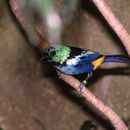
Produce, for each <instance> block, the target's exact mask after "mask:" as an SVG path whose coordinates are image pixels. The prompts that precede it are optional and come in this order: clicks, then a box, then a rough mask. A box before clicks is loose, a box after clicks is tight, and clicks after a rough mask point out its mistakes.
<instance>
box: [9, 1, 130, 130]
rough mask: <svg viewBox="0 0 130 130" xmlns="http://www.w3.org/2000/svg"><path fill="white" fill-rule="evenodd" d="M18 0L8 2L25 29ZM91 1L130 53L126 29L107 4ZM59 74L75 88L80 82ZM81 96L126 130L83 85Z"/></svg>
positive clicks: (119, 128) (24, 20) (115, 126)
mask: <svg viewBox="0 0 130 130" xmlns="http://www.w3.org/2000/svg"><path fill="white" fill-rule="evenodd" d="M18 2H19V0H10V4H11V7H12V10H13V12H14V13H15V15H16V17H17V19H18V20H19V22H20V24H21V25H22V26H23V28H24V29H26V25H27V23H26V22H27V21H26V18H25V17H24V16H22V14H21V10H20V6H19V4H18ZM93 2H94V3H95V5H96V6H97V7H98V8H99V10H100V12H101V13H102V14H103V16H104V17H105V18H106V20H107V21H108V23H109V24H110V25H111V27H112V28H113V30H114V31H115V32H116V33H117V35H118V36H119V38H120V39H121V40H122V42H123V44H124V46H125V47H126V50H127V51H128V53H129V54H130V47H129V44H128V43H129V41H130V38H129V34H128V33H127V32H126V30H125V29H124V28H123V26H122V25H121V24H120V22H119V21H118V20H117V19H116V17H115V16H114V15H113V13H112V12H111V10H110V9H109V8H108V6H107V5H106V4H105V2H104V1H102V0H93ZM19 14H20V15H19ZM109 18H110V19H109ZM120 31H121V33H120ZM59 76H60V77H61V78H62V79H63V80H64V81H65V82H67V83H68V84H69V85H70V86H71V87H73V88H75V89H76V90H77V89H78V87H79V85H80V82H79V81H78V80H77V79H75V78H73V77H72V76H68V75H64V74H60V73H59ZM82 96H83V97H84V98H85V99H86V100H87V101H89V102H90V103H91V104H92V105H93V106H94V107H95V108H97V109H98V110H99V111H100V112H101V113H103V114H104V115H105V116H106V117H107V119H108V120H109V121H110V122H111V123H112V125H113V127H114V128H115V129H116V130H128V128H127V127H126V125H125V124H124V123H123V121H122V120H121V119H120V117H119V116H118V115H117V114H116V113H115V112H113V111H112V110H111V109H110V108H109V107H108V106H106V105H105V104H104V103H103V102H102V101H101V100H99V99H98V98H97V97H96V96H95V95H94V94H93V93H91V92H90V91H89V90H88V89H87V88H85V87H84V89H83V91H82Z"/></svg>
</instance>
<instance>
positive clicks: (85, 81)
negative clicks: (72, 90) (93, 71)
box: [78, 80, 87, 94]
mask: <svg viewBox="0 0 130 130" xmlns="http://www.w3.org/2000/svg"><path fill="white" fill-rule="evenodd" d="M86 84H87V80H84V81H83V82H82V83H81V84H80V86H79V88H78V92H79V93H80V94H82V90H83V88H84V87H85V85H86Z"/></svg>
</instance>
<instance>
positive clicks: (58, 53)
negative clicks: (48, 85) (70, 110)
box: [43, 45, 130, 90]
mask: <svg viewBox="0 0 130 130" xmlns="http://www.w3.org/2000/svg"><path fill="white" fill-rule="evenodd" d="M43 59H47V60H48V61H49V62H50V63H51V64H52V65H53V66H54V67H55V68H56V69H57V70H58V71H60V72H61V73H64V74H67V75H77V74H83V73H86V74H87V77H86V78H85V79H84V80H83V82H82V84H81V85H80V87H79V89H80V90H82V88H83V86H84V85H85V84H86V83H87V80H88V79H89V78H90V77H91V76H92V72H93V71H94V70H96V69H97V68H98V67H99V66H100V65H101V64H103V63H106V62H120V63H121V62H122V63H130V60H129V59H128V58H126V57H124V56H122V55H101V54H99V53H95V52H93V51H89V50H84V49H81V48H78V47H71V46H66V45H55V46H51V47H49V48H48V49H47V50H46V51H45V53H44V55H43Z"/></svg>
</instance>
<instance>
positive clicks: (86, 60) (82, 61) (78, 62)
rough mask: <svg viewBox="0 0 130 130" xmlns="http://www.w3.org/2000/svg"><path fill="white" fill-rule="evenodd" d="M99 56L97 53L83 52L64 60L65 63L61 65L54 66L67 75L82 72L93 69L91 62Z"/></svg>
mask: <svg viewBox="0 0 130 130" xmlns="http://www.w3.org/2000/svg"><path fill="white" fill-rule="evenodd" d="M99 57H101V55H100V54H98V53H93V54H90V53H87V51H84V53H82V54H80V55H77V56H75V57H73V58H71V59H68V60H67V61H66V64H65V65H63V66H55V67H56V68H57V69H58V70H59V71H60V72H62V73H65V74H68V75H76V74H83V73H88V72H91V71H93V68H94V66H93V64H92V62H93V61H95V60H97V59H98V58H99Z"/></svg>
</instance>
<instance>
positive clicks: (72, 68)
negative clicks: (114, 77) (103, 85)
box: [55, 64, 93, 75]
mask: <svg viewBox="0 0 130 130" xmlns="http://www.w3.org/2000/svg"><path fill="white" fill-rule="evenodd" d="M55 68H56V69H58V70H59V71H60V72H62V73H64V74H67V75H76V74H83V73H88V72H91V71H92V70H93V66H92V65H91V64H87V65H86V64H83V65H66V66H55Z"/></svg>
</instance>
